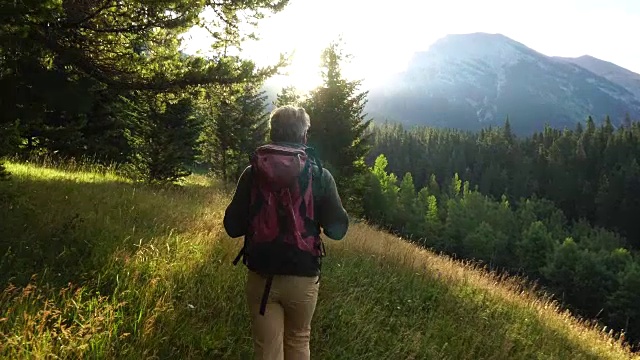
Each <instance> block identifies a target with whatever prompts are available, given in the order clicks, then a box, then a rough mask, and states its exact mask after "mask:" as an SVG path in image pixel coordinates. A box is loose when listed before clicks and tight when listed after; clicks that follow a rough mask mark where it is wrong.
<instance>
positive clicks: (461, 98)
mask: <svg viewBox="0 0 640 360" xmlns="http://www.w3.org/2000/svg"><path fill="white" fill-rule="evenodd" d="M636 84H640V75H638V74H635V73H632V72H630V71H628V70H625V69H623V68H620V67H617V66H616V65H613V64H610V63H606V62H604V61H601V60H598V59H595V58H590V57H588V58H587V57H582V58H577V59H565V58H555V57H549V56H546V55H543V54H541V53H538V52H536V51H535V50H533V49H530V48H528V47H527V46H525V45H523V44H521V43H519V42H517V41H514V40H512V39H510V38H508V37H506V36H503V35H500V34H486V33H474V34H464V35H448V36H446V37H444V38H442V39H440V40H439V41H437V42H436V43H434V44H433V45H432V46H431V47H430V48H429V49H428V50H427V51H425V52H420V53H416V54H415V55H414V57H413V59H412V61H411V63H410V65H409V66H408V68H407V70H406V71H404V72H402V73H400V74H397V75H396V76H395V77H394V78H392V79H391V80H390V81H389V82H388V83H387V84H385V85H384V86H380V87H378V88H374V89H371V90H370V93H369V104H368V107H367V110H368V112H369V114H370V115H371V116H373V117H375V118H376V119H377V120H384V119H388V120H391V121H400V122H402V123H405V124H408V125H415V124H420V125H429V126H441V127H453V128H460V129H466V130H477V129H479V128H482V127H487V126H489V125H501V124H503V123H504V120H505V119H506V118H507V117H509V119H510V121H511V124H512V127H513V129H514V130H515V131H516V132H518V133H530V132H532V131H536V130H540V129H542V128H543V126H544V124H545V123H548V124H550V125H551V126H553V127H559V128H562V127H574V126H575V124H576V122H579V121H584V120H585V119H586V118H587V117H588V116H589V115H591V116H593V118H594V120H596V121H602V120H603V119H604V118H605V117H606V116H607V115H609V116H610V117H611V119H612V120H613V122H614V124H618V123H620V122H621V121H622V120H623V119H624V116H625V115H626V114H627V113H629V114H630V115H631V116H632V117H633V118H638V117H640V85H638V86H636Z"/></svg>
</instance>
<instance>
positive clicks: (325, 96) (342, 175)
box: [303, 43, 371, 212]
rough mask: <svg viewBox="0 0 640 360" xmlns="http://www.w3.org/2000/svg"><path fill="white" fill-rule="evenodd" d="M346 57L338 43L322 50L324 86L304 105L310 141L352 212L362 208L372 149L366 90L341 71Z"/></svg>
mask: <svg viewBox="0 0 640 360" xmlns="http://www.w3.org/2000/svg"><path fill="white" fill-rule="evenodd" d="M344 60H345V55H344V54H343V53H342V52H341V50H340V48H339V45H338V44H337V43H331V44H330V45H329V46H328V47H327V48H326V49H325V50H324V51H323V53H322V78H323V81H324V83H323V85H322V86H320V87H318V88H317V89H315V90H313V91H312V92H311V94H310V96H309V98H308V99H306V100H305V101H304V102H303V107H304V108H305V109H306V110H307V112H308V113H309V116H310V117H311V128H310V130H309V144H310V145H311V146H313V147H315V148H316V149H317V151H318V154H319V155H320V158H321V159H322V161H323V162H324V165H325V166H326V167H327V168H328V169H330V170H331V171H332V173H333V174H334V176H335V178H336V183H337V185H338V187H339V189H340V191H341V193H342V195H343V197H344V198H345V205H346V206H347V207H348V208H349V209H350V210H351V211H352V212H353V211H356V212H357V209H359V208H360V202H361V199H362V195H363V194H362V188H363V187H364V177H363V175H364V174H365V172H366V165H365V163H364V157H365V155H366V154H367V152H368V150H369V144H368V141H367V134H366V131H367V128H368V127H369V124H370V122H371V120H366V119H365V114H364V106H365V104H366V96H367V92H358V87H359V86H360V81H348V80H346V79H345V78H344V77H343V76H342V73H341V69H340V65H341V63H342V62H343V61H344Z"/></svg>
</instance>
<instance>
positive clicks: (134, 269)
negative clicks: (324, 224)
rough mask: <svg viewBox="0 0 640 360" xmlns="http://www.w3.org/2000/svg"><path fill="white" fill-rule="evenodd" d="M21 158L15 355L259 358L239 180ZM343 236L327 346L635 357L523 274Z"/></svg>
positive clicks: (328, 308) (10, 246)
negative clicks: (230, 207) (126, 173)
mask: <svg viewBox="0 0 640 360" xmlns="http://www.w3.org/2000/svg"><path fill="white" fill-rule="evenodd" d="M9 170H10V171H11V172H12V173H13V181H12V182H4V183H0V200H2V201H5V202H6V204H8V206H2V207H0V216H1V219H2V222H1V223H0V237H1V238H2V239H3V241H2V242H0V280H2V283H1V284H0V289H4V291H1V290H0V354H1V356H2V357H3V358H8V359H22V358H46V357H47V356H49V355H53V356H57V357H61V358H124V359H141V358H179V359H185V358H193V359H199V358H211V359H250V358H252V356H251V350H252V349H251V338H250V330H249V322H248V317H247V313H246V307H245V303H244V297H243V294H244V292H243V286H244V279H245V276H246V269H245V268H243V267H242V266H237V267H234V266H233V265H232V264H231V262H232V260H233V258H234V257H235V255H236V253H237V251H238V250H239V247H240V241H239V240H237V239H229V238H228V237H227V236H226V235H225V233H224V229H223V228H222V221H221V220H222V216H223V212H224V208H225V206H226V204H227V203H228V201H229V196H228V191H225V190H223V188H222V187H220V186H218V185H216V183H215V182H213V181H211V180H210V179H208V178H206V177H203V176H192V177H191V178H189V179H188V180H187V181H186V184H185V186H182V187H171V188H157V187H145V186H141V185H137V184H134V183H130V182H127V181H126V180H125V179H122V178H120V177H118V176H116V175H115V174H114V173H109V172H108V171H103V172H101V173H100V174H98V173H92V172H80V171H73V172H70V171H65V170H56V169H53V168H51V167H47V168H43V167H36V166H32V165H24V164H16V163H11V164H9ZM5 239H7V240H8V241H5ZM327 245H328V253H329V256H328V257H327V258H326V259H325V262H324V267H323V269H324V272H323V280H322V287H321V290H320V299H319V304H318V309H317V313H316V316H315V318H314V324H313V333H312V353H313V356H314V358H320V359H505V358H515V359H543V358H544V359H597V358H604V359H625V358H631V355H630V354H629V353H628V352H627V351H626V350H625V349H624V348H623V347H622V346H621V345H620V343H619V341H617V340H614V339H613V338H612V337H610V336H608V335H607V334H606V333H604V332H602V331H598V330H596V329H594V328H592V327H591V326H588V325H586V324H584V323H581V322H579V321H577V320H575V319H574V318H573V317H571V316H570V315H569V314H567V313H560V312H558V310H557V308H556V307H555V306H554V305H553V304H551V303H549V302H548V301H546V300H544V299H539V298H537V297H535V296H533V295H532V294H531V293H530V292H529V291H526V290H524V289H523V288H522V286H521V285H520V283H519V282H518V281H517V280H511V279H505V278H500V277H497V276H493V275H490V274H487V273H485V272H483V271H481V270H479V269H476V268H474V267H472V266H470V265H465V264H461V263H459V262H456V261H452V260H450V259H447V258H445V257H440V256H437V255H435V254H433V253H431V252H429V251H426V250H422V249H419V248H417V247H416V246H414V245H412V244H409V243H407V242H405V241H403V240H401V239H398V238H395V237H393V236H391V235H388V234H383V233H381V232H378V231H375V230H374V229H373V228H371V227H369V226H366V225H363V224H356V225H353V227H352V229H351V230H350V232H349V234H348V235H347V237H346V238H345V240H344V241H342V242H328V243H327ZM32 275H35V276H33V277H32ZM10 283H11V284H10ZM636 358H638V357H636Z"/></svg>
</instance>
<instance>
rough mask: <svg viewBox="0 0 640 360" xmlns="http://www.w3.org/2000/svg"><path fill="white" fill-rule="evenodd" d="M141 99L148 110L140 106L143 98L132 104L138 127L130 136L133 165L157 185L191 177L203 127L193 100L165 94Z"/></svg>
mask: <svg viewBox="0 0 640 360" xmlns="http://www.w3.org/2000/svg"><path fill="white" fill-rule="evenodd" d="M140 97H141V98H144V99H146V100H145V102H146V106H144V107H140V106H138V105H139V104H141V103H142V102H141V101H140V100H141V98H138V99H136V101H132V102H131V103H130V106H132V110H133V111H132V114H135V116H134V117H135V119H136V126H135V128H134V129H133V131H132V132H131V133H130V135H129V137H130V141H131V143H132V144H133V151H132V155H131V163H132V164H133V166H134V167H135V169H136V170H137V172H138V174H139V175H141V176H142V178H143V179H144V180H145V181H147V182H154V183H166V182H174V181H176V180H178V179H180V178H181V177H185V176H188V175H190V174H191V171H190V170H189V168H190V167H191V166H193V164H194V162H195V157H196V154H197V149H196V146H197V139H198V137H199V134H200V126H201V124H200V122H199V121H198V119H197V118H196V117H195V112H194V106H193V102H192V100H191V99H190V98H186V97H185V98H181V99H172V97H171V96H167V95H164V94H159V95H156V94H143V95H140ZM134 104H135V105H134ZM134 106H135V107H134Z"/></svg>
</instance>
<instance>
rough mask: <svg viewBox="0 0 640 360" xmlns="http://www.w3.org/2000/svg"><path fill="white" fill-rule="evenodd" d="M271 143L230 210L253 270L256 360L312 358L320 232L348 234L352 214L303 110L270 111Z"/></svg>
mask: <svg viewBox="0 0 640 360" xmlns="http://www.w3.org/2000/svg"><path fill="white" fill-rule="evenodd" d="M269 122H270V128H271V129H270V136H271V143H270V144H267V145H264V146H261V147H259V148H258V149H256V152H255V153H254V156H253V157H252V160H251V165H249V166H248V167H247V168H246V169H245V170H244V172H243V173H242V175H241V176H240V179H239V180H238V184H237V187H236V190H235V193H234V195H233V199H232V201H231V203H230V204H229V206H228V207H227V209H226V211H225V215H224V227H225V230H226V232H227V234H228V235H229V236H230V237H233V238H236V237H240V236H244V246H243V248H242V250H241V251H240V254H238V257H237V258H236V259H235V261H234V264H235V263H237V262H238V261H239V260H240V259H242V260H243V263H244V264H245V265H246V266H247V268H248V269H249V271H248V278H247V282H246V288H245V293H246V300H247V303H248V307H249V313H250V316H251V327H252V334H253V342H254V351H255V358H256V359H264V360H270V359H286V360H293V359H309V358H310V348H309V339H310V335H311V319H312V317H313V314H314V311H315V307H316V301H317V299H318V289H319V286H320V285H319V284H320V268H321V260H322V257H323V256H324V255H325V252H324V246H323V244H322V241H321V233H324V235H326V236H327V237H329V238H330V239H333V240H341V239H342V238H343V237H344V235H345V234H346V232H347V229H348V226H349V220H348V216H347V213H346V211H345V210H344V208H343V206H342V202H341V200H340V196H339V195H338V191H337V189H336V184H335V180H334V179H333V176H332V175H331V173H330V172H329V171H328V170H327V169H324V168H323V167H322V163H321V161H319V160H318V159H317V158H316V157H315V154H314V151H313V149H312V148H310V147H308V146H306V144H307V131H308V130H309V127H310V125H311V123H310V119H309V115H308V114H307V113H306V111H305V110H304V109H303V108H300V107H293V106H283V107H279V108H277V109H275V110H274V111H273V112H272V113H271V116H270V120H269Z"/></svg>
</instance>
